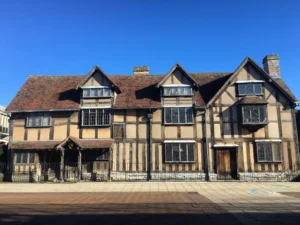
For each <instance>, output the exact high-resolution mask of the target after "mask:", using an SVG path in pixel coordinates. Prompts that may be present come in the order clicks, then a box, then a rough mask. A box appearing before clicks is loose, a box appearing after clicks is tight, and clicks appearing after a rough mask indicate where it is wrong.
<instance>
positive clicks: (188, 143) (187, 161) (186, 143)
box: [164, 141, 195, 163]
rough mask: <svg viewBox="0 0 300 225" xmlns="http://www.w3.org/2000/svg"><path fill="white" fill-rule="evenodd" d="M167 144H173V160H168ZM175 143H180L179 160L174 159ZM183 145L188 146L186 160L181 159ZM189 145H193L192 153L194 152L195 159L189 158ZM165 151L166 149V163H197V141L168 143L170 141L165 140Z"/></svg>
mask: <svg viewBox="0 0 300 225" xmlns="http://www.w3.org/2000/svg"><path fill="white" fill-rule="evenodd" d="M167 145H171V146H172V150H171V151H172V160H171V161H168V160H167V151H168V149H167ZM175 145H178V151H179V153H178V154H179V160H178V161H174V151H175V150H174V149H173V148H174V147H175ZM182 145H185V146H186V160H185V161H183V160H181V150H180V149H181V146H182ZM189 146H192V150H193V151H192V154H193V160H192V161H190V160H189V149H188V148H189ZM164 151H165V163H195V143H194V142H181V141H180V142H179V141H178V142H172V143H168V142H164Z"/></svg>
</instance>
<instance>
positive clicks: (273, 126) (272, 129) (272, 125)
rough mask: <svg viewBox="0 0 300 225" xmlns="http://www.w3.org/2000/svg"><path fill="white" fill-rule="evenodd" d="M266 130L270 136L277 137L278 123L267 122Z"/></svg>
mask: <svg viewBox="0 0 300 225" xmlns="http://www.w3.org/2000/svg"><path fill="white" fill-rule="evenodd" d="M268 131H269V137H270V138H278V137H279V129H278V123H269V124H268Z"/></svg>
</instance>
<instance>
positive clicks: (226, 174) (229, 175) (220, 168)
mask: <svg viewBox="0 0 300 225" xmlns="http://www.w3.org/2000/svg"><path fill="white" fill-rule="evenodd" d="M236 158H237V157H236V149H235V148H231V149H230V148H229V149H228V148H226V149H217V150H216V160H217V178H218V180H233V179H235V180H236V179H238V173H237V162H236Z"/></svg>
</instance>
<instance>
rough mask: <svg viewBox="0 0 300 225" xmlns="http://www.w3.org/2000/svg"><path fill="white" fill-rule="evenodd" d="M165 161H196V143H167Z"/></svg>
mask: <svg viewBox="0 0 300 225" xmlns="http://www.w3.org/2000/svg"><path fill="white" fill-rule="evenodd" d="M165 162H168V163H181V162H182V163H187V162H194V143H165Z"/></svg>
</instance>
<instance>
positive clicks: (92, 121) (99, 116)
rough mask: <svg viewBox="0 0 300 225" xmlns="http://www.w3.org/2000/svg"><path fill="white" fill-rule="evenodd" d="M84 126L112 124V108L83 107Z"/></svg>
mask: <svg viewBox="0 0 300 225" xmlns="http://www.w3.org/2000/svg"><path fill="white" fill-rule="evenodd" d="M82 126H110V109H83V110H82Z"/></svg>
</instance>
